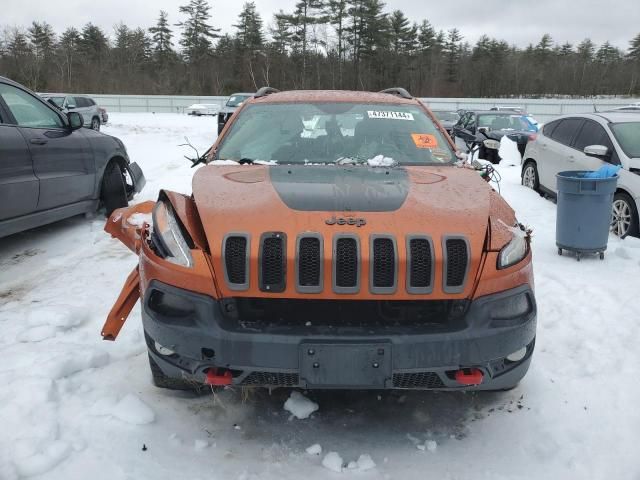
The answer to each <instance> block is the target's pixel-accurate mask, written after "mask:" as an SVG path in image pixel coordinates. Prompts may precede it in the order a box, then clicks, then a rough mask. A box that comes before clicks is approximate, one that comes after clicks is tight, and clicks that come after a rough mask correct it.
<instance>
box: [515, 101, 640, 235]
mask: <svg viewBox="0 0 640 480" xmlns="http://www.w3.org/2000/svg"><path fill="white" fill-rule="evenodd" d="M607 163H609V164H613V165H620V166H621V167H622V168H621V170H620V171H619V172H618V175H619V178H618V190H617V191H616V193H615V196H614V200H613V216H612V224H611V226H612V231H613V232H614V233H615V234H616V235H619V236H621V237H624V236H626V235H638V209H639V207H640V113H629V112H604V113H587V114H580V115H576V114H574V115H566V116H563V117H560V118H558V119H557V120H554V121H552V122H549V123H547V124H545V126H544V127H543V128H542V130H541V131H540V132H539V134H538V137H537V138H536V139H535V140H534V141H533V142H530V143H529V145H528V146H527V149H526V151H525V154H524V157H523V162H522V184H523V185H525V186H527V187H529V188H532V189H534V190H536V191H538V192H541V193H545V194H550V195H552V196H555V195H556V193H557V190H556V174H557V173H558V172H561V171H565V170H597V169H598V168H600V167H601V166H602V165H605V164H607Z"/></svg>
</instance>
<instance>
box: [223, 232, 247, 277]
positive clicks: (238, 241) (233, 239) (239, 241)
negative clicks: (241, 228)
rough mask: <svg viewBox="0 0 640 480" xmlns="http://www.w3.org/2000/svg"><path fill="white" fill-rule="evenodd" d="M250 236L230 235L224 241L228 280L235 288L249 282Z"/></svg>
mask: <svg viewBox="0 0 640 480" xmlns="http://www.w3.org/2000/svg"><path fill="white" fill-rule="evenodd" d="M247 248H248V238H247V237H246V236H229V237H227V239H226V240H225V243H224V266H225V269H226V276H227V282H228V283H229V284H230V286H231V287H232V288H233V287H234V286H235V287H239V286H240V287H242V286H246V285H247V284H248V279H247V276H248V272H249V269H248V265H247V262H248V256H247Z"/></svg>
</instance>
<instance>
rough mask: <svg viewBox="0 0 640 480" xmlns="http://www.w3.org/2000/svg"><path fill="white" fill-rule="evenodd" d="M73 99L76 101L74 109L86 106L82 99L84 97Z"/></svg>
mask: <svg viewBox="0 0 640 480" xmlns="http://www.w3.org/2000/svg"><path fill="white" fill-rule="evenodd" d="M74 99H75V101H76V107H78V108H84V107H86V106H87V101H86V100H85V99H84V97H74Z"/></svg>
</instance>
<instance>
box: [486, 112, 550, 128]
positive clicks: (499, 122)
mask: <svg viewBox="0 0 640 480" xmlns="http://www.w3.org/2000/svg"><path fill="white" fill-rule="evenodd" d="M478 127H480V128H482V127H484V128H488V129H490V130H524V131H526V132H536V131H537V130H538V129H537V127H536V126H535V125H533V124H532V123H531V122H530V121H529V119H528V118H527V116H526V115H513V114H512V115H509V114H505V113H497V114H489V115H478Z"/></svg>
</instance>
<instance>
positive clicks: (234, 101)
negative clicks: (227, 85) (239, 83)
mask: <svg viewBox="0 0 640 480" xmlns="http://www.w3.org/2000/svg"><path fill="white" fill-rule="evenodd" d="M247 98H251V95H232V96H230V97H229V100H227V107H238V106H239V105H240V104H241V103H242V102H244V101H245V100H246V99H247Z"/></svg>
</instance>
